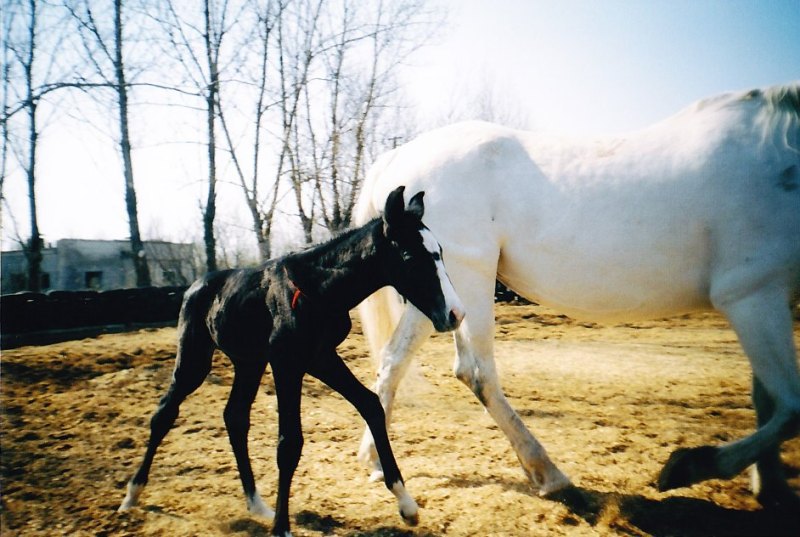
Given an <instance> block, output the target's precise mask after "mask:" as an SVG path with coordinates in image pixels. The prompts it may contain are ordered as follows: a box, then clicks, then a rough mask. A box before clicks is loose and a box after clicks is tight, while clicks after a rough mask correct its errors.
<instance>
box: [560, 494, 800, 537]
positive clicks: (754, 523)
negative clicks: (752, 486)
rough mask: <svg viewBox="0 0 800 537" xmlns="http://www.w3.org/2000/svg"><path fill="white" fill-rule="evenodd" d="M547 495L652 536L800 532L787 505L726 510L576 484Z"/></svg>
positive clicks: (594, 519)
mask: <svg viewBox="0 0 800 537" xmlns="http://www.w3.org/2000/svg"><path fill="white" fill-rule="evenodd" d="M547 498H548V499H550V500H552V501H556V502H559V503H561V504H563V505H565V506H566V507H567V508H568V509H569V510H570V512H572V513H573V514H574V515H576V516H579V517H581V518H583V519H584V520H586V521H587V522H588V523H589V524H591V525H592V526H596V525H598V524H602V525H606V526H608V527H610V528H611V529H615V530H618V531H619V532H621V533H633V534H638V533H646V534H649V535H654V536H656V537H658V536H665V537H666V536H671V535H683V536H697V537H705V536H707V535H729V536H734V535H747V536H765V537H766V536H778V535H787V536H789V535H800V513H792V512H787V511H785V510H784V511H779V510H769V509H759V510H755V511H749V510H740V509H730V508H727V507H722V506H719V505H717V504H715V503H713V502H711V501H708V500H702V499H697V498H687V497H680V496H671V497H667V498H663V499H652V498H645V497H644V496H641V495H638V494H618V493H611V492H600V491H596V490H590V489H586V488H583V487H574V486H573V487H570V488H567V489H565V490H563V491H560V492H558V493H555V494H551V495H549V496H548V497H547Z"/></svg>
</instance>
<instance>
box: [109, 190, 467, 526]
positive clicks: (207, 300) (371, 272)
mask: <svg viewBox="0 0 800 537" xmlns="http://www.w3.org/2000/svg"><path fill="white" fill-rule="evenodd" d="M422 197H423V193H422V192H420V193H418V194H417V195H415V196H414V197H413V198H411V200H410V201H409V203H408V208H407V209H406V208H405V206H404V203H403V187H399V188H398V189H396V190H394V191H393V192H392V193H391V194H389V197H388V198H387V200H386V207H385V211H384V215H383V217H382V218H378V219H375V220H373V221H372V222H369V223H367V224H366V225H364V226H362V227H360V228H357V229H353V230H350V231H347V232H345V233H343V234H342V235H340V236H338V237H336V238H334V239H332V240H331V241H329V242H327V243H325V244H321V245H319V246H316V247H313V248H310V249H307V250H304V251H301V252H298V253H293V254H289V255H287V256H284V257H281V258H277V259H273V260H270V261H268V262H267V263H266V264H265V265H263V266H262V267H260V268H257V269H240V270H227V271H220V272H214V273H211V274H209V275H207V276H206V277H205V278H203V279H201V280H198V281H197V282H195V283H194V284H193V285H192V286H191V287H190V288H189V290H188V291H186V295H185V297H184V300H183V306H182V308H181V313H180V319H179V321H178V352H177V359H176V364H175V372H174V374H173V379H172V383H171V385H170V387H169V389H168V391H167V393H166V395H165V396H164V397H163V398H162V399H161V402H160V403H159V406H158V409H157V410H156V412H155V414H154V415H153V418H152V420H151V422H150V440H149V442H148V445H147V451H146V453H145V455H144V460H143V461H142V464H141V465H140V466H139V469H138V470H137V471H136V473H135V474H134V476H133V478H132V479H131V480H130V482H129V483H128V493H127V495H126V496H125V499H124V500H123V502H122V505H121V506H120V508H119V509H120V511H125V510H127V509H130V508H131V507H133V506H134V505H136V502H137V500H138V497H139V494H140V493H141V492H142V489H143V488H144V486H145V484H146V483H147V476H148V473H149V472H150V466H151V464H152V462H153V456H154V455H155V452H156V449H157V448H158V446H159V444H160V443H161V441H162V440H163V439H164V436H165V435H166V434H167V432H168V431H169V430H170V428H171V427H172V425H173V424H174V422H175V419H176V418H177V417H178V407H179V406H180V404H181V403H182V402H183V400H184V399H186V397H187V396H188V395H189V394H191V393H192V392H194V391H195V390H196V389H197V388H198V387H199V386H200V384H202V382H203V380H204V379H205V378H206V376H207V375H208V373H209V371H210V369H211V355H212V353H213V351H214V349H215V348H219V349H221V350H222V351H223V352H224V353H225V354H227V355H228V357H229V358H230V359H231V362H232V363H233V366H234V379H233V388H232V389H231V394H230V397H229V399H228V404H227V405H226V407H225V413H224V417H225V426H226V427H227V429H228V437H229V438H230V442H231V446H232V447H233V453H234V455H235V457H236V464H237V466H238V468H239V476H240V478H241V480H242V487H243V488H244V494H245V498H246V500H247V508H248V510H249V511H250V512H251V513H254V514H256V515H262V516H272V512H271V511H270V509H269V508H268V507H267V506H266V505H265V504H264V502H263V501H262V499H261V497H260V496H259V494H258V491H257V490H256V486H255V480H254V478H253V471H252V469H251V467H250V457H249V455H248V451H247V449H248V448H247V434H248V430H249V428H250V408H251V406H252V404H253V400H254V399H255V396H256V392H257V391H258V387H259V384H260V383H261V377H262V375H263V373H264V370H265V369H266V367H267V363H269V364H271V366H272V374H273V376H274V379H275V391H276V393H277V397H278V411H279V418H278V429H279V439H278V469H279V478H278V499H277V505H276V513H275V523H274V525H273V529H272V532H273V534H274V535H289V488H290V485H291V481H292V476H293V474H294V471H295V469H296V468H297V463H298V461H299V460H300V453H301V450H302V447H303V433H302V429H301V425H300V394H301V384H302V380H303V376H304V375H305V374H306V373H308V374H310V375H312V376H314V377H316V378H318V379H319V380H321V381H322V382H324V383H325V384H327V385H328V386H330V387H331V388H332V389H334V390H335V391H337V392H339V393H340V394H342V395H343V396H344V397H345V399H347V400H348V401H349V402H350V403H351V404H352V405H353V406H355V407H356V409H357V410H358V412H359V413H360V414H361V416H362V417H363V418H364V420H365V421H366V422H367V425H368V426H369V428H370V430H371V431H372V434H373V436H374V437H375V443H376V447H377V450H378V454H379V457H380V462H381V466H382V467H383V471H384V481H385V483H386V486H387V487H388V488H389V490H391V491H392V492H393V493H394V495H395V496H396V497H397V500H398V503H399V508H400V514H401V516H402V517H403V518H404V519H405V520H406V521H407V522H409V523H411V524H414V523H416V521H417V504H416V502H415V501H414V500H413V499H412V498H411V496H410V495H409V494H408V493H407V492H406V490H405V487H404V485H403V478H402V476H401V475H400V470H399V469H398V467H397V463H396V462H395V459H394V455H393V454H392V449H391V447H390V445H389V438H388V435H387V432H386V421H385V417H384V411H383V408H382V407H381V404H380V401H379V399H378V396H377V395H375V394H374V393H373V392H371V391H370V390H368V389H367V388H365V387H364V386H363V385H362V384H361V383H360V382H359V381H358V379H357V378H356V377H355V376H354V375H353V374H352V373H351V372H350V370H349V369H348V368H347V366H346V365H345V363H344V362H343V361H342V359H341V358H340V357H339V355H338V354H337V353H336V346H337V345H338V344H339V343H341V342H342V341H343V340H344V339H345V337H347V334H348V333H349V332H350V328H351V325H350V316H349V313H348V312H349V311H350V310H351V309H352V308H353V307H355V306H356V305H357V304H358V303H359V302H361V301H362V300H363V299H364V298H366V297H367V296H369V295H370V294H372V293H373V292H375V291H376V290H378V289H380V288H381V287H384V286H387V285H390V286H393V287H394V288H395V289H397V291H398V292H399V293H400V294H402V295H403V296H404V297H405V298H406V299H408V300H409V301H410V302H411V303H412V304H414V306H416V307H417V308H418V309H419V310H421V311H422V312H423V313H425V314H426V315H427V316H428V317H429V318H430V319H431V321H432V322H433V324H434V326H435V327H436V329H437V330H439V331H447V330H453V329H455V328H456V327H457V326H458V324H459V323H460V321H461V319H462V318H463V316H464V313H463V308H462V306H461V303H460V301H459V299H458V297H457V296H456V294H455V291H454V290H453V287H452V285H451V284H450V280H449V278H448V277H447V274H446V272H445V270H444V265H443V263H442V259H441V248H440V247H439V244H438V242H436V240H435V239H434V237H433V235H432V234H431V232H430V230H428V229H427V228H426V227H425V226H424V225H423V224H422V214H423V212H424V206H423V203H422Z"/></svg>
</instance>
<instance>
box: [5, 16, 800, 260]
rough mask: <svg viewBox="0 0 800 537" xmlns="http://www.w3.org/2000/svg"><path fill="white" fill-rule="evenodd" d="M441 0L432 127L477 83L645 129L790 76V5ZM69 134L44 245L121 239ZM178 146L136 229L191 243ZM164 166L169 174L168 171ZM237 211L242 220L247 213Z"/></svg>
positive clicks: (107, 183) (418, 95)
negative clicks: (703, 103) (444, 20)
mask: <svg viewBox="0 0 800 537" xmlns="http://www.w3.org/2000/svg"><path fill="white" fill-rule="evenodd" d="M437 3H438V4H439V5H441V6H443V7H445V8H447V9H448V10H449V11H450V16H449V26H448V28H447V29H446V30H445V32H444V33H443V34H442V36H441V37H439V38H438V39H437V42H436V43H435V44H433V45H429V46H426V47H423V48H421V49H420V50H419V51H418V52H417V53H416V55H415V56H413V57H412V58H410V65H409V66H408V67H407V68H406V69H405V73H404V76H403V77H402V78H401V82H402V89H403V90H404V91H405V92H407V93H408V96H409V100H410V101H411V102H412V103H415V104H416V107H417V109H418V113H417V117H418V118H419V119H418V123H419V125H420V126H425V125H429V124H434V123H436V116H437V115H439V116H441V114H442V112H443V111H446V110H447V108H448V107H451V106H452V102H453V95H455V94H458V93H465V92H466V93H469V92H473V93H474V92H476V91H479V90H480V88H481V87H484V86H487V85H488V86H490V87H492V88H493V90H494V91H495V92H496V93H497V94H498V95H499V96H501V100H502V102H503V103H504V104H507V105H508V107H509V108H510V109H511V110H519V111H520V112H521V113H522V114H524V115H525V116H526V117H527V118H528V122H529V124H530V126H531V127H532V128H535V129H537V130H542V131H558V132H562V133H575V134H599V133H609V134H614V133H619V132H623V131H628V130H633V129H638V128H641V127H645V126H647V125H649V124H650V123H653V122H655V121H657V120H659V119H662V118H665V117H667V116H669V115H671V114H673V113H675V112H677V111H678V110H680V109H682V108H683V107H685V106H687V105H688V104H690V103H691V102H693V101H695V100H697V99H699V98H703V97H707V96H711V95H715V94H718V93H721V92H725V91H729V90H740V89H750V88H753V87H762V86H768V85H773V84H777V83H785V82H789V81H793V80H800V30H799V29H800V0H669V1H661V0H594V1H589V0H548V1H543V0H438V1H437ZM76 128H77V129H80V125H76V124H74V123H73V124H72V125H64V126H59V125H51V126H48V131H47V132H46V133H45V136H43V139H42V143H43V147H42V149H41V152H40V154H41V155H43V157H42V159H41V160H40V163H39V207H40V210H39V218H40V227H41V231H42V233H43V234H44V235H45V238H46V240H47V241H52V242H54V241H56V240H57V239H59V238H66V237H72V238H105V239H117V238H124V237H126V236H127V223H126V217H125V213H124V205H123V195H122V186H121V182H120V181H117V180H116V177H117V175H118V173H119V171H118V170H119V164H118V160H117V157H116V155H115V154H114V152H113V147H112V146H111V145H110V144H109V143H108V140H107V139H106V138H103V137H98V136H97V133H96V132H93V131H89V129H86V131H79V130H75V129H76ZM106 150H107V152H106V153H104V152H103V151H106ZM195 150H197V149H196V148H195ZM176 152H177V150H176V148H175V147H174V146H173V147H166V148H164V147H140V148H138V149H137V153H136V155H135V158H136V159H137V160H136V162H135V163H134V165H135V170H136V174H137V184H138V190H139V202H140V218H141V225H142V229H143V230H144V233H145V236H146V237H147V236H148V235H150V236H152V235H153V234H154V233H155V234H158V235H159V237H160V238H171V239H174V240H187V235H188V234H189V233H196V232H195V231H189V230H195V228H197V227H198V222H199V209H198V207H199V200H200V199H201V198H202V196H203V185H202V182H200V181H197V177H202V176H204V175H205V173H204V172H203V171H202V170H201V169H199V168H194V169H192V168H191V167H190V166H187V164H186V162H191V161H194V162H193V163H194V164H195V165H199V164H198V163H201V162H202V160H203V159H202V157H201V156H197V155H195V156H194V157H186V156H185V155H184V156H183V157H180V158H182V160H180V161H178V160H174V159H177V158H179V156H177V155H176ZM45 156H46V157H45ZM171 159H173V160H171ZM65 162H68V163H69V164H70V169H74V170H80V178H79V179H80V181H79V182H77V181H76V180H75V178H66V179H69V180H65V177H64V165H65V164H64V163H65ZM164 170H169V171H170V173H173V171H174V175H173V176H170V177H169V178H166V179H165V178H164V175H165V174H164ZM110 175H113V179H112V180H109V176H110ZM156 178H157V179H156ZM15 183H19V184H12V182H11V180H9V181H8V182H7V184H6V193H7V195H8V197H9V200H10V202H11V204H12V207H13V208H14V214H15V217H16V219H17V220H18V221H19V223H20V224H21V227H23V230H24V229H25V226H24V224H25V222H27V219H28V216H27V209H26V206H25V197H24V190H23V186H24V185H23V184H22V181H15ZM234 188H235V187H231V189H234ZM92 198H94V199H92ZM220 203H221V205H222V206H221V207H220V210H219V212H220V214H221V215H222V217H223V218H228V220H233V219H235V218H237V215H245V214H246V209H245V208H244V206H243V204H242V196H241V194H240V193H238V192H233V191H232V192H229V193H227V194H225V193H223V195H222V196H221V199H220ZM7 216H8V215H7V211H3V219H4V221H3V229H4V231H3V239H4V240H3V247H4V249H5V248H7V247H9V246H12V243H10V242H9V241H8V240H7V239H8V232H9V229H10V226H9V221H8V218H7ZM238 218H239V221H241V222H242V224H243V225H245V224H246V222H247V218H246V216H238ZM25 233H27V231H23V234H25ZM243 233H246V232H245V231H243ZM195 238H196V237H195Z"/></svg>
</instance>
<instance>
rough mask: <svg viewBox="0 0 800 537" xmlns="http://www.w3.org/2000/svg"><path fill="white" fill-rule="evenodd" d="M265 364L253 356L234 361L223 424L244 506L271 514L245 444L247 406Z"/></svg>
mask: <svg viewBox="0 0 800 537" xmlns="http://www.w3.org/2000/svg"><path fill="white" fill-rule="evenodd" d="M266 367H267V363H266V361H265V360H261V361H259V360H258V359H255V360H253V361H249V362H246V363H241V362H240V363H237V364H236V365H235V369H236V372H235V374H234V377H233V387H232V388H231V394H230V396H229V397H228V404H227V405H225V412H224V417H225V427H226V428H227V429H228V438H229V439H230V442H231V447H232V448H233V455H234V456H235V457H236V466H237V467H238V469H239V478H240V479H241V481H242V488H243V489H244V496H245V499H246V501H247V510H248V511H249V512H250V513H253V514H254V515H258V516H263V517H267V518H272V517H273V516H274V515H275V513H274V512H273V511H272V509H270V508H269V507H267V506H266V504H265V503H264V501H263V500H262V499H261V496H260V495H259V494H258V490H257V489H256V483H255V478H254V477H253V468H252V466H251V464H250V454H249V450H248V447H247V434H248V432H249V431H250V409H251V408H252V406H253V401H254V400H255V398H256V395H257V393H258V387H259V386H260V384H261V377H262V376H263V375H264V370H265V369H266Z"/></svg>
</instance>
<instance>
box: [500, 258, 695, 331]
mask: <svg viewBox="0 0 800 537" xmlns="http://www.w3.org/2000/svg"><path fill="white" fill-rule="evenodd" d="M535 251H536V250H532V252H535ZM626 253H629V254H630V255H623V256H620V257H616V258H614V259H603V258H598V257H591V258H589V257H586V256H584V255H580V254H581V253H580V252H579V251H575V250H573V249H570V248H564V249H562V251H561V252H558V253H557V254H555V255H549V254H547V253H544V252H543V251H541V250H539V251H538V255H535V259H534V258H533V257H534V256H529V255H519V256H515V255H513V254H510V253H508V252H506V253H504V255H503V256H502V257H501V262H500V266H499V268H498V278H500V279H501V281H503V282H504V283H505V284H506V285H508V286H509V287H510V288H512V289H513V290H515V291H516V292H517V293H519V294H520V295H522V296H524V297H526V298H529V299H531V300H534V301H536V302H538V303H541V304H543V305H546V306H549V307H551V308H553V309H556V310H558V311H561V312H563V313H565V314H567V315H569V316H571V317H574V318H576V319H586V320H592V321H599V322H620V321H632V320H641V319H652V318H660V317H667V316H670V315H676V314H680V313H686V312H689V311H696V310H703V309H708V308H709V307H710V302H709V298H708V274H707V269H706V268H705V267H702V266H698V265H695V266H690V265H688V264H682V263H672V264H669V263H664V264H658V263H652V262H651V261H652V260H651V259H646V258H645V259H643V258H642V257H641V256H640V255H636V253H635V252H626ZM661 260H665V259H664V258H661Z"/></svg>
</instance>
